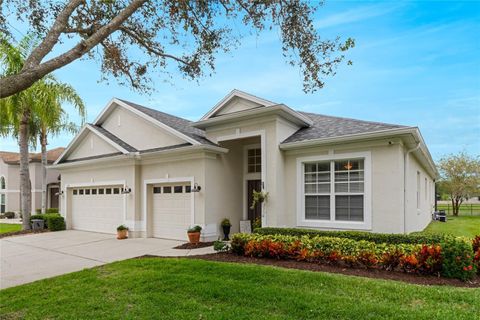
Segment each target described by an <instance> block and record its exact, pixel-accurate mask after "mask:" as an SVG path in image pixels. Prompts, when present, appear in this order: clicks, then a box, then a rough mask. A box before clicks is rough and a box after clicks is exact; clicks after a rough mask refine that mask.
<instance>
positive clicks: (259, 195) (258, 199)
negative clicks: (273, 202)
mask: <svg viewBox="0 0 480 320" xmlns="http://www.w3.org/2000/svg"><path fill="white" fill-rule="evenodd" d="M252 198H253V199H252V205H251V206H250V209H252V210H253V209H255V206H256V205H257V204H258V203H263V202H264V201H266V200H267V198H268V192H263V191H256V190H253V192H252Z"/></svg>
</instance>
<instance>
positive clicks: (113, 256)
mask: <svg viewBox="0 0 480 320" xmlns="http://www.w3.org/2000/svg"><path fill="white" fill-rule="evenodd" d="M180 244H182V242H181V241H175V240H165V239H156V238H146V239H145V238H141V239H126V240H117V239H115V235H111V234H102V233H94V232H85V231H75V230H67V231H59V232H47V233H40V234H32V235H24V236H15V237H7V238H3V239H0V288H1V289H3V288H8V287H13V286H18V285H20V284H24V283H29V282H33V281H36V280H40V279H45V278H50V277H54V276H58V275H61V274H65V273H70V272H75V271H79V270H82V269H85V268H92V267H95V266H99V265H102V264H106V263H110V262H114V261H120V260H125V259H130V258H134V257H139V256H143V255H147V254H148V255H156V256H172V257H176V256H178V257H181V256H188V255H198V254H207V253H213V252H214V251H213V248H212V247H207V248H200V249H194V250H178V249H173V247H176V246H178V245H180Z"/></svg>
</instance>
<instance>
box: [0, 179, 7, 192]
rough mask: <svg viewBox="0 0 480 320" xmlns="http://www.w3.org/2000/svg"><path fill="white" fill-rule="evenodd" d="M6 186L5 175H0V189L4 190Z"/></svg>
mask: <svg viewBox="0 0 480 320" xmlns="http://www.w3.org/2000/svg"><path fill="white" fill-rule="evenodd" d="M6 188H7V182H6V180H5V177H3V176H2V177H0V189H1V190H5V189H6Z"/></svg>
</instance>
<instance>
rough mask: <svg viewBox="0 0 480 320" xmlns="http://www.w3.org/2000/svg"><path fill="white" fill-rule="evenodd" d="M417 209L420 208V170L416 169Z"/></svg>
mask: <svg viewBox="0 0 480 320" xmlns="http://www.w3.org/2000/svg"><path fill="white" fill-rule="evenodd" d="M417 209H420V172H418V171H417Z"/></svg>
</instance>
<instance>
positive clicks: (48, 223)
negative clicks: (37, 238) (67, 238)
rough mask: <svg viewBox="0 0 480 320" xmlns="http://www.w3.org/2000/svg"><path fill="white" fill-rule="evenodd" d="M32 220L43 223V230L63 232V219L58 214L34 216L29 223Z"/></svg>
mask: <svg viewBox="0 0 480 320" xmlns="http://www.w3.org/2000/svg"><path fill="white" fill-rule="evenodd" d="M34 219H41V220H43V221H45V228H47V229H48V230H50V231H60V230H65V228H66V226H65V219H64V218H63V217H62V216H61V215H60V214H58V213H45V214H34V215H32V216H31V217H30V222H31V221H32V220H34Z"/></svg>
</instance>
